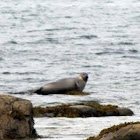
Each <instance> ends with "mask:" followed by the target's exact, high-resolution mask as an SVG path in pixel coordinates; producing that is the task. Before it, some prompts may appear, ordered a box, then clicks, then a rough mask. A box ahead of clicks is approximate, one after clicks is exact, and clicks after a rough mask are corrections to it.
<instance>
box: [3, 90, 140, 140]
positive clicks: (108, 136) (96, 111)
mask: <svg viewBox="0 0 140 140" xmlns="http://www.w3.org/2000/svg"><path fill="white" fill-rule="evenodd" d="M67 94H71V95H87V94H88V93H83V92H75V91H71V92H69V93H67ZM131 115H133V111H132V110H130V109H128V108H124V107H118V106H116V105H102V104H99V103H98V102H95V101H90V102H80V103H74V104H63V105H58V106H53V107H41V106H37V107H33V106H32V103H31V102H30V101H28V100H25V99H21V98H17V97H13V96H10V95H0V139H23V138H24V139H30V138H33V139H34V138H37V137H38V135H37V133H36V130H35V129H34V120H33V117H70V118H75V117H83V118H85V117H103V116H131ZM91 129H92V128H91ZM139 130H140V122H136V123H124V124H120V125H117V126H112V127H111V128H108V129H104V130H103V131H101V133H100V134H99V135H98V136H96V137H90V138H88V139H87V140H132V139H134V140H139V138H140V131H139Z"/></svg>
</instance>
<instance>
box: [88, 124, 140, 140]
mask: <svg viewBox="0 0 140 140" xmlns="http://www.w3.org/2000/svg"><path fill="white" fill-rule="evenodd" d="M139 139H140V122H135V123H124V124H120V125H114V126H112V127H110V128H108V129H104V130H102V131H101V133H100V134H99V135H98V136H97V137H90V138H88V139H87V140H139Z"/></svg>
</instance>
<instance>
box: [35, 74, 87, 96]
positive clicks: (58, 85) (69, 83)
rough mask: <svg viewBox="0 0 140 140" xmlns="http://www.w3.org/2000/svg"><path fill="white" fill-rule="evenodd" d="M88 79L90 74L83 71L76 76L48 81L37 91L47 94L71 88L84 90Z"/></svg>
mask: <svg viewBox="0 0 140 140" xmlns="http://www.w3.org/2000/svg"><path fill="white" fill-rule="evenodd" d="M87 80H88V74H86V73H81V74H80V75H79V76H78V77H76V78H64V79H60V80H58V81H56V82H52V83H48V84H46V85H44V86H42V87H41V88H40V89H38V90H36V91H35V93H37V94H42V95H47V94H58V93H60V94H61V93H63V92H66V91H71V90H79V91H82V90H83V89H84V87H85V85H86V82H87Z"/></svg>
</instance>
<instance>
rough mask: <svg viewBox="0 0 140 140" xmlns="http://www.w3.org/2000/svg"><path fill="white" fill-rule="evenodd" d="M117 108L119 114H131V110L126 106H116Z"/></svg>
mask: <svg viewBox="0 0 140 140" xmlns="http://www.w3.org/2000/svg"><path fill="white" fill-rule="evenodd" d="M117 110H118V111H119V115H120V116H132V115H133V112H132V110H130V109H129V108H126V107H118V108H117Z"/></svg>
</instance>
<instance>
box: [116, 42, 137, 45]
mask: <svg viewBox="0 0 140 140" xmlns="http://www.w3.org/2000/svg"><path fill="white" fill-rule="evenodd" d="M118 45H135V44H134V43H132V42H119V43H118Z"/></svg>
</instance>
